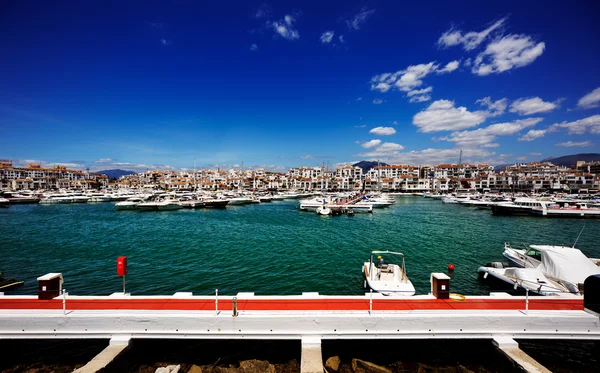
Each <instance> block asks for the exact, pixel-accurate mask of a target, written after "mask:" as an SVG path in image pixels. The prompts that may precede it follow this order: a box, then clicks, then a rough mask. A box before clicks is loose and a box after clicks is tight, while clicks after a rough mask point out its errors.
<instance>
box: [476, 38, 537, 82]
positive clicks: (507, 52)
mask: <svg viewBox="0 0 600 373" xmlns="http://www.w3.org/2000/svg"><path fill="white" fill-rule="evenodd" d="M545 48H546V44H545V43H544V42H540V43H537V44H536V43H535V42H534V41H533V40H532V39H531V38H530V37H529V36H527V35H508V36H504V37H502V38H500V39H496V40H494V41H493V42H491V43H490V44H488V46H487V47H486V49H485V51H483V52H482V53H480V54H479V55H478V56H477V58H476V59H475V62H474V64H473V68H472V70H471V71H472V72H473V74H477V75H480V76H484V75H489V74H493V73H496V74H497V73H501V72H504V71H508V70H511V69H514V68H518V67H523V66H527V65H529V64H530V63H532V62H533V61H535V60H536V59H537V58H538V57H539V56H541V55H542V53H544V49H545Z"/></svg>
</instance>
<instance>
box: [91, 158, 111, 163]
mask: <svg viewBox="0 0 600 373" xmlns="http://www.w3.org/2000/svg"><path fill="white" fill-rule="evenodd" d="M112 161H113V160H112V159H111V158H100V159H98V160H96V161H94V162H95V163H110V162H112Z"/></svg>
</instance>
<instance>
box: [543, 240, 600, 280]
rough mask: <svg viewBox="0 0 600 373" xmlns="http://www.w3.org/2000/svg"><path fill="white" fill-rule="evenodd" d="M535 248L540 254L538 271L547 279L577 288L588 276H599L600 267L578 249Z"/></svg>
mask: <svg viewBox="0 0 600 373" xmlns="http://www.w3.org/2000/svg"><path fill="white" fill-rule="evenodd" d="M537 248H538V249H539V250H540V251H541V252H542V264H541V265H540V267H539V269H540V270H541V271H542V272H544V273H545V274H546V276H548V277H553V278H555V279H558V280H561V281H567V282H570V283H571V284H573V285H575V286H577V284H583V282H584V281H585V279H586V278H588V277H589V276H592V275H596V274H600V267H598V266H597V265H595V264H594V263H593V262H592V261H591V260H590V259H589V258H588V257H587V256H585V255H584V254H583V253H582V252H581V251H580V250H579V249H574V248H568V247H561V248H558V247H551V246H548V247H542V246H538V247H537Z"/></svg>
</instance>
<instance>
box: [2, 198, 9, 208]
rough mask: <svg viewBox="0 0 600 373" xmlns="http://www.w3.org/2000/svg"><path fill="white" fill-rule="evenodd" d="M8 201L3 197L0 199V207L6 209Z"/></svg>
mask: <svg viewBox="0 0 600 373" xmlns="http://www.w3.org/2000/svg"><path fill="white" fill-rule="evenodd" d="M9 203H10V201H9V200H7V199H6V198H4V197H0V207H8V205H9Z"/></svg>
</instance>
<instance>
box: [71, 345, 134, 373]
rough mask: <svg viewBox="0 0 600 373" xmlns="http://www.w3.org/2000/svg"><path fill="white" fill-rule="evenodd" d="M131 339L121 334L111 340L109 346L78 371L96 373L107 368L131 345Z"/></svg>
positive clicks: (78, 372)
mask: <svg viewBox="0 0 600 373" xmlns="http://www.w3.org/2000/svg"><path fill="white" fill-rule="evenodd" d="M130 340H131V339H130V338H129V337H127V336H119V337H117V338H113V339H111V340H110V343H109V344H108V346H107V347H106V348H105V349H104V350H102V351H101V352H100V353H99V354H98V355H96V356H94V358H93V359H92V360H90V361H89V362H88V363H87V364H85V365H84V366H82V367H81V368H79V369H76V370H75V372H76V373H96V372H97V371H99V370H100V369H103V368H105V367H106V366H107V365H108V364H109V363H110V362H111V361H113V360H114V359H115V358H116V357H117V356H118V355H119V354H120V353H121V352H123V350H124V349H126V348H127V346H129V341H130Z"/></svg>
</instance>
